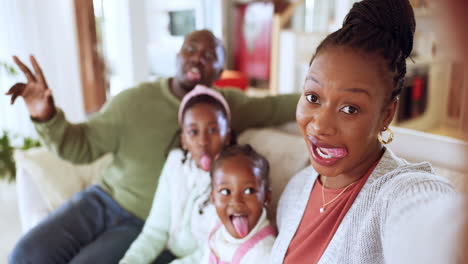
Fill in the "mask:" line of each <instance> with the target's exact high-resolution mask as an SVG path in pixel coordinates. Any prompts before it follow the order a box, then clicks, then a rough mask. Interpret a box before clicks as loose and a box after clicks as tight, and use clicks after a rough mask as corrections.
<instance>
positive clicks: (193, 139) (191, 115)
mask: <svg viewBox="0 0 468 264" xmlns="http://www.w3.org/2000/svg"><path fill="white" fill-rule="evenodd" d="M181 140H182V145H183V147H184V148H185V149H187V150H188V151H189V152H190V154H191V155H192V158H193V159H194V160H195V162H196V163H197V165H198V167H200V168H202V169H203V170H205V171H208V170H210V168H211V162H212V161H213V160H214V158H215V157H216V156H217V155H218V154H219V152H221V149H222V148H223V146H225V145H227V144H228V143H229V129H228V122H227V120H226V117H225V116H224V114H223V112H222V111H221V110H219V109H217V108H216V107H215V106H213V105H211V104H206V103H200V104H196V105H194V106H193V107H191V108H190V109H188V110H187V111H186V112H185V115H184V121H183V124H182V135H181Z"/></svg>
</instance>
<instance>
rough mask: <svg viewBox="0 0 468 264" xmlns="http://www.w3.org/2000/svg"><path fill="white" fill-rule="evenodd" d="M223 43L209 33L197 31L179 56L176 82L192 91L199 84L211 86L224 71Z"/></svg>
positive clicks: (189, 36) (188, 38) (187, 38)
mask: <svg viewBox="0 0 468 264" xmlns="http://www.w3.org/2000/svg"><path fill="white" fill-rule="evenodd" d="M223 64H224V52H223V47H222V46H221V43H220V42H219V41H217V40H216V39H215V38H214V37H213V35H212V34H211V33H210V32H209V31H205V30H202V31H195V32H192V33H191V34H190V35H188V36H187V37H186V38H185V41H184V44H183V45H182V48H181V49H180V51H179V53H178V54H177V66H176V67H177V71H176V76H175V81H176V82H177V83H178V84H179V85H180V86H181V88H184V89H185V90H186V91H190V90H192V89H193V87H195V85H197V84H203V85H206V86H211V85H212V84H213V82H214V81H216V80H217V79H218V78H219V76H220V75H221V72H222V70H223Z"/></svg>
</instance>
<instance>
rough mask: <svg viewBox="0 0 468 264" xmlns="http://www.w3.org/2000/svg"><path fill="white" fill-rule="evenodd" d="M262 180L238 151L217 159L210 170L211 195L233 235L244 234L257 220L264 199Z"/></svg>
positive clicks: (240, 236) (260, 213)
mask: <svg viewBox="0 0 468 264" xmlns="http://www.w3.org/2000/svg"><path fill="white" fill-rule="evenodd" d="M263 184H264V182H263V180H262V179H261V176H260V171H259V169H258V168H253V166H252V162H251V161H250V159H249V158H247V157H245V156H242V155H237V156H233V157H229V158H227V159H225V160H223V161H221V164H220V165H219V166H218V168H216V170H215V171H214V172H213V190H212V193H211V199H212V202H213V204H214V205H215V207H216V212H217V213H218V217H219V218H220V220H221V222H222V223H223V225H224V226H225V227H226V229H227V231H228V232H229V233H230V234H231V235H232V236H233V237H235V238H242V237H245V236H246V235H247V234H249V233H250V231H251V230H252V229H253V228H254V227H255V225H256V224H257V222H258V220H259V218H260V216H261V215H262V208H263V206H264V204H265V202H266V199H267V195H266V192H265V188H264V186H263Z"/></svg>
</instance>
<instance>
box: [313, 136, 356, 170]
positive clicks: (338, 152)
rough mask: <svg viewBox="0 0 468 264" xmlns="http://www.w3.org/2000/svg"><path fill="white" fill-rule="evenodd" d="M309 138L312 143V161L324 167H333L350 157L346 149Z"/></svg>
mask: <svg viewBox="0 0 468 264" xmlns="http://www.w3.org/2000/svg"><path fill="white" fill-rule="evenodd" d="M307 137H308V139H309V142H310V148H311V154H312V159H313V160H314V161H315V162H317V163H318V164H320V165H322V166H327V167H328V166H333V165H335V164H336V163H337V162H339V161H340V160H341V159H343V158H344V157H346V156H347V155H348V151H347V150H346V148H343V147H336V146H333V145H330V144H327V143H324V142H321V141H319V140H318V139H316V138H315V137H313V136H307Z"/></svg>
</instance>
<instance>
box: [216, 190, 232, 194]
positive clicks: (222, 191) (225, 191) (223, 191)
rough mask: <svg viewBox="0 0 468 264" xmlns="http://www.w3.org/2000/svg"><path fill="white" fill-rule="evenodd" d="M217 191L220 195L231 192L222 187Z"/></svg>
mask: <svg viewBox="0 0 468 264" xmlns="http://www.w3.org/2000/svg"><path fill="white" fill-rule="evenodd" d="M219 193H220V194H221V195H229V194H230V193H231V192H230V191H229V190H228V189H222V190H221V191H219Z"/></svg>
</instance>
